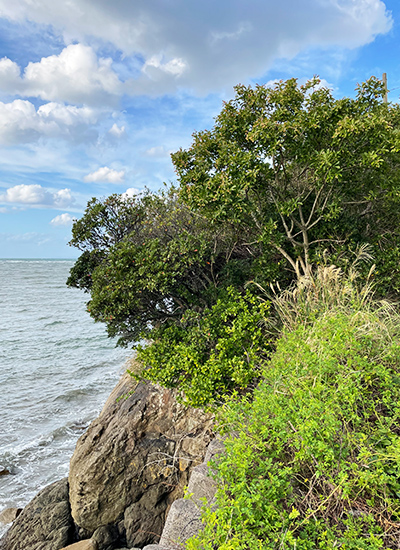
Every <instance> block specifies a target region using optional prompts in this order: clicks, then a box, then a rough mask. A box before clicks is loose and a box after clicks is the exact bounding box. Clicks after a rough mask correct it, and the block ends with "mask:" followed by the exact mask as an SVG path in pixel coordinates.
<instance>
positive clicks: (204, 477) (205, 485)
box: [187, 464, 217, 508]
mask: <svg viewBox="0 0 400 550" xmlns="http://www.w3.org/2000/svg"><path fill="white" fill-rule="evenodd" d="M216 490H217V486H216V483H215V481H214V480H213V478H212V477H210V475H209V470H208V467H207V466H206V464H200V465H199V466H196V467H195V468H194V469H193V471H192V475H191V476H190V480H189V485H188V489H187V492H188V493H189V495H192V496H191V499H192V500H193V501H194V502H195V504H196V505H197V506H198V507H200V508H201V507H202V506H203V504H204V501H207V502H208V503H212V502H213V500H214V497H215V493H216Z"/></svg>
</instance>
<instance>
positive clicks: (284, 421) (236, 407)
mask: <svg viewBox="0 0 400 550" xmlns="http://www.w3.org/2000/svg"><path fill="white" fill-rule="evenodd" d="M342 282H344V283H345V286H347V291H344V292H342V293H341V296H342V298H343V297H344V299H343V300H338V301H337V306H340V307H333V308H332V309H331V310H329V309H327V308H324V307H321V308H318V309H319V313H317V314H315V311H316V310H315V308H314V309H313V308H311V309H310V310H309V312H310V314H309V315H308V316H307V315H306V316H305V319H304V321H305V322H304V323H301V322H299V320H298V322H297V323H295V324H294V325H293V326H292V331H291V332H284V333H283V335H282V336H281V338H280V339H279V340H278V342H277V347H276V352H275V353H274V355H273V356H272V358H271V360H270V361H269V362H267V363H266V364H265V367H264V369H263V380H262V382H261V383H260V385H259V387H258V388H257V390H256V391H255V393H254V396H253V398H252V399H251V400H250V399H247V398H244V399H241V400H240V401H231V402H230V403H227V404H226V405H225V406H224V407H223V408H222V412H221V414H220V426H221V430H222V432H223V433H227V434H228V435H227V439H226V442H225V447H226V454H225V455H223V456H222V458H221V459H220V460H219V462H218V464H217V480H218V493H217V502H218V507H217V508H213V509H208V510H207V511H206V513H205V522H206V527H205V531H204V533H202V534H200V535H199V536H198V538H197V539H194V540H192V541H190V542H189V543H188V546H187V548H188V549H190V550H194V549H203V550H208V549H210V550H211V549H214V548H218V549H219V550H233V549H235V550H236V549H241V550H244V549H249V550H250V549H254V548H260V549H261V548H262V549H267V548H270V549H274V550H278V549H282V550H283V549H287V550H289V549H294V548H296V549H297V550H315V549H321V550H333V549H335V548H346V549H347V550H360V549H365V550H367V549H368V550H378V549H380V548H393V549H394V548H397V547H398V532H399V528H400V499H399V497H400V481H399V480H400V433H399V429H398V426H399V420H400V418H399V417H400V405H399V403H400V346H399V343H398V341H399V336H400V317H399V315H398V314H396V313H395V312H394V310H393V308H390V307H388V305H387V304H384V305H383V306H380V305H379V304H377V303H374V302H373V301H372V299H370V298H368V296H370V294H368V292H365V293H364V297H363V299H361V300H359V297H360V293H359V292H357V291H355V290H354V289H353V290H351V289H349V287H350V286H351V284H352V282H351V281H349V280H347V281H342ZM335 284H336V283H335V282H334V283H333V286H335ZM327 287H328V289H329V288H330V287H332V282H331V283H328V285H327ZM346 296H347V298H346ZM354 298H355V299H354ZM322 301H324V298H322Z"/></svg>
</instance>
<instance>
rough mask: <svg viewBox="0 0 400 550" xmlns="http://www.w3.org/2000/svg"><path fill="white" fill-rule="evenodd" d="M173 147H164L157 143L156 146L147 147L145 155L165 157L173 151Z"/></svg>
mask: <svg viewBox="0 0 400 550" xmlns="http://www.w3.org/2000/svg"><path fill="white" fill-rule="evenodd" d="M173 152H174V150H173V149H168V150H167V149H166V148H165V147H164V146H162V145H158V146H156V147H150V149H147V151H146V155H147V156H148V157H154V158H165V157H169V156H170V155H171V153H173Z"/></svg>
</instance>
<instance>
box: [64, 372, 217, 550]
mask: <svg viewBox="0 0 400 550" xmlns="http://www.w3.org/2000/svg"><path fill="white" fill-rule="evenodd" d="M212 425H213V417H212V416H211V415H210V414H206V413H204V412H203V411H201V410H198V409H192V408H188V407H185V406H183V405H182V404H180V403H179V402H178V401H177V400H176V396H175V394H174V392H173V391H170V390H167V389H165V388H161V387H159V386H156V385H154V384H151V383H135V382H133V381H132V378H131V377H130V376H129V375H125V376H124V377H123V378H122V379H121V381H120V383H119V384H118V385H117V387H116V388H115V389H114V391H113V392H112V394H111V395H110V397H109V399H108V401H107V402H106V404H105V406H104V408H103V411H102V412H101V414H100V416H99V417H98V418H97V419H96V420H95V421H94V422H92V424H91V425H90V426H89V428H88V430H87V432H86V433H85V434H84V435H83V436H82V437H81V438H80V440H79V441H78V444H77V447H76V450H75V453H74V455H73V457H72V460H71V467H70V476H69V482H70V503H71V510H72V516H73V518H74V521H75V523H76V524H77V526H78V527H79V529H80V530H81V531H80V532H82V533H85V536H86V537H87V538H89V537H90V536H91V535H92V534H93V533H94V532H95V531H96V530H97V529H99V528H100V527H104V526H107V528H108V529H110V526H112V528H117V529H118V533H119V535H118V536H119V538H118V542H122V544H120V546H123V545H125V544H126V546H128V547H132V546H140V547H142V546H144V545H145V544H151V543H153V542H158V540H159V536H160V535H161V532H162V528H163V525H164V522H165V515H166V512H167V510H168V509H169V508H170V506H171V504H172V502H174V501H175V500H176V499H178V498H181V497H182V495H183V488H184V486H185V485H187V483H188V480H189V477H190V473H191V471H192V469H193V468H194V467H195V466H196V465H198V464H200V463H201V462H202V461H203V459H204V455H205V452H206V449H207V446H208V444H209V442H210V440H211V439H212V437H213V434H212Z"/></svg>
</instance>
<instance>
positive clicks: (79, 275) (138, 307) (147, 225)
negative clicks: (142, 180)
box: [67, 188, 255, 344]
mask: <svg viewBox="0 0 400 550" xmlns="http://www.w3.org/2000/svg"><path fill="white" fill-rule="evenodd" d="M72 233H73V238H72V240H71V242H70V244H71V245H73V246H76V247H78V248H79V249H80V250H81V251H82V255H81V256H80V258H79V259H78V260H77V262H76V263H75V265H74V267H73V268H72V270H71V273H70V277H69V279H68V282H67V284H69V285H70V286H75V287H78V288H83V289H84V290H86V291H88V292H90V293H91V300H90V301H89V302H88V310H89V311H90V314H91V316H92V317H93V318H94V319H95V320H96V321H102V322H105V323H106V324H107V330H108V333H109V335H110V336H119V343H120V344H128V343H135V342H138V341H139V340H140V339H141V338H150V337H151V334H152V331H153V330H154V329H155V328H158V327H160V326H163V327H164V328H165V327H167V326H169V325H171V324H173V325H174V324H177V323H178V324H179V323H180V322H181V318H182V316H183V315H184V314H185V312H186V311H188V310H195V311H197V312H201V311H203V310H204V309H205V308H208V307H210V306H211V305H212V304H214V303H215V301H216V299H217V298H218V295H219V292H220V290H221V289H225V288H227V287H228V286H229V285H232V284H233V285H235V286H237V287H243V285H244V284H245V282H246V280H247V279H248V277H249V276H250V268H251V262H250V255H249V252H248V250H247V247H246V246H245V241H246V236H247V234H246V233H242V234H241V235H239V234H238V232H237V231H236V229H235V228H234V227H232V226H228V225H225V226H222V225H221V224H219V225H215V224H212V223H210V222H209V220H207V219H206V218H204V217H203V216H200V215H198V214H196V213H194V212H192V211H190V210H189V209H188V208H187V207H186V206H185V205H184V204H183V203H182V202H181V201H180V200H179V199H178V196H177V193H176V190H175V189H173V188H172V189H170V190H168V191H166V192H164V193H160V194H153V193H150V192H146V193H144V194H143V195H141V196H137V197H135V198H131V199H127V198H125V197H123V196H120V195H112V196H111V197H108V198H106V199H104V200H98V199H92V200H91V201H90V202H89V203H88V206H87V209H86V211H85V213H84V215H83V217H82V218H81V219H80V220H78V221H77V222H75V223H74V226H73V230H72ZM254 254H255V252H254V251H253V256H254Z"/></svg>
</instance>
